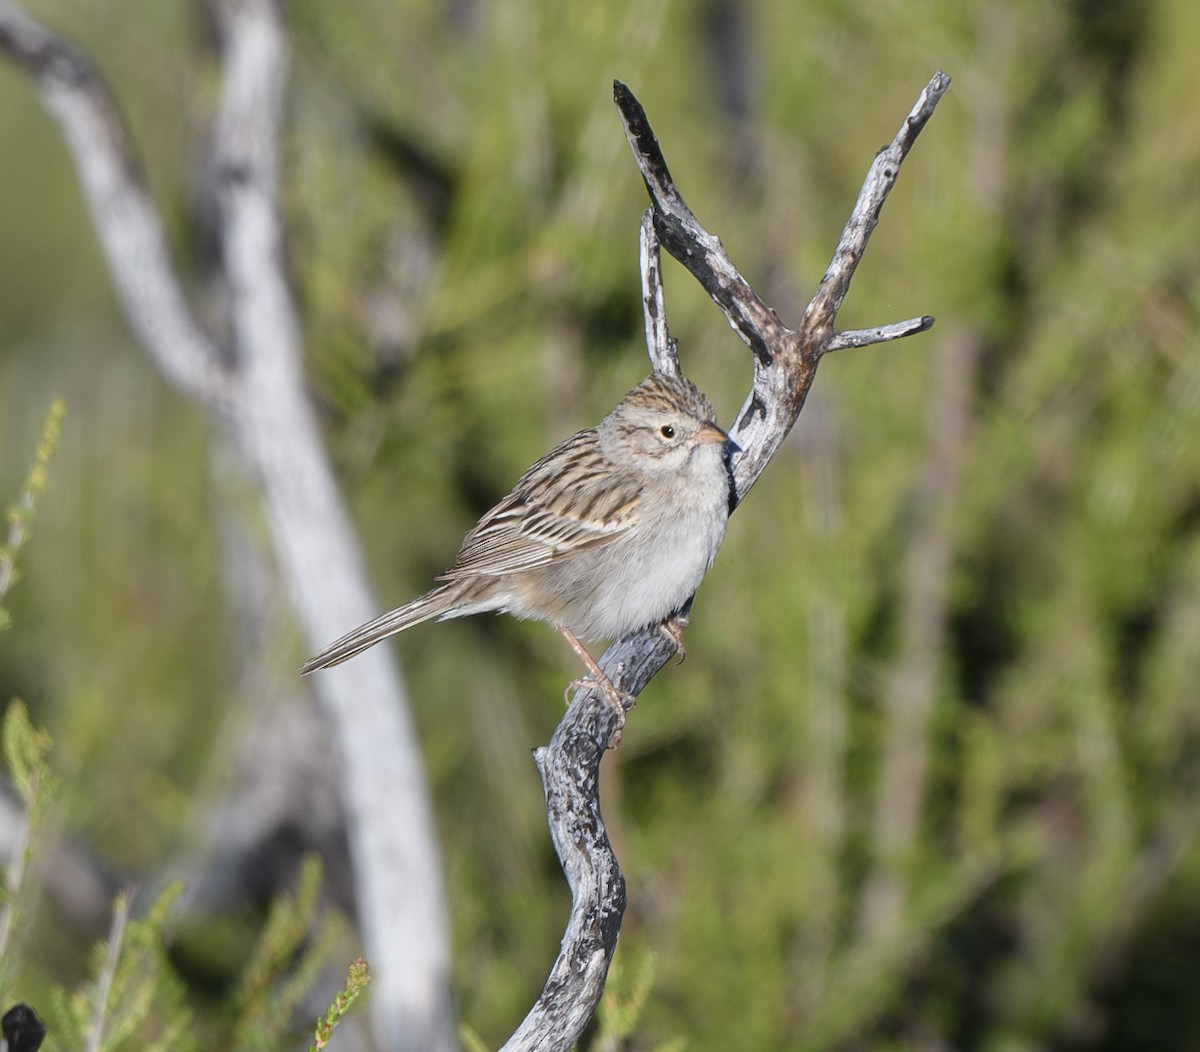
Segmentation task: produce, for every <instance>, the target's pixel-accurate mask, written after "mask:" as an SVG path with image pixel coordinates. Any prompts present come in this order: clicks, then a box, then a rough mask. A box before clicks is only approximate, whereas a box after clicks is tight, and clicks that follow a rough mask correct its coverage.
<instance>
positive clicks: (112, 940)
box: [83, 891, 133, 1052]
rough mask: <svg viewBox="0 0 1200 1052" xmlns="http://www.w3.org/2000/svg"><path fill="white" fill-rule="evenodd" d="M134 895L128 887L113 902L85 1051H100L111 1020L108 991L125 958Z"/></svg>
mask: <svg viewBox="0 0 1200 1052" xmlns="http://www.w3.org/2000/svg"><path fill="white" fill-rule="evenodd" d="M132 897H133V896H132V895H131V893H130V892H128V891H124V892H122V893H121V894H120V895H118V896H117V900H116V902H114V903H113V915H112V926H111V927H110V928H109V931H108V945H107V946H106V948H105V951H104V964H103V965H102V966H101V968H100V974H99V975H97V976H96V999H95V1001H94V1002H93V1003H92V1017H91V1019H90V1020H89V1021H88V1032H87V1041H86V1043H85V1044H84V1046H83V1047H84V1052H100V1045H101V1042H102V1041H103V1038H104V1026H105V1023H106V1021H107V1020H108V995H109V994H110V993H111V992H112V984H113V978H114V977H115V976H116V974H117V965H118V964H119V963H120V960H121V944H122V942H123V941H124V939H125V926H126V924H128V923H129V901H130V899H131V898H132Z"/></svg>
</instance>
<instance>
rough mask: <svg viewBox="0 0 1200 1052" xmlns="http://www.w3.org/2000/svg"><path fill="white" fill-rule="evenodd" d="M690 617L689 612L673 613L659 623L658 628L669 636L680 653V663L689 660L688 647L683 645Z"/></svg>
mask: <svg viewBox="0 0 1200 1052" xmlns="http://www.w3.org/2000/svg"><path fill="white" fill-rule="evenodd" d="M689 620H690V618H689V617H688V615H687V614H672V615H671V616H670V617H668V618H667V619H666V620H665V621H662V622H660V623H659V626H658V630H659V631H660V632H661V633H662V634H663V635H664V636H666V637H667V639H668V640H669V641H670V643H671V645H672V646H673V647H674V648H675V653H677V654H678V655H679V664H681V665H682V664H683V663H684V661H685V660H687V647H685V646H684V645H683V630H684V629H685V628H687V626H688V621H689Z"/></svg>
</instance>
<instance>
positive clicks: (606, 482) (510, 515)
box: [438, 436, 641, 581]
mask: <svg viewBox="0 0 1200 1052" xmlns="http://www.w3.org/2000/svg"><path fill="white" fill-rule="evenodd" d="M580 437H581V436H576V441H575V443H574V444H572V443H569V442H568V443H564V444H563V445H561V446H558V447H556V448H555V449H553V450H551V451H550V452H549V453H547V454H546V456H544V457H543V458H542V459H541V460H539V461H538V462H537V463H536V464H534V465H533V467H531V468H530V469H529V470H528V471H527V472H526V473H525V474H524V475H523V476H522V477H521V479H520V481H518V482H517V485H516V487H515V488H514V489H513V492H512V493H511V494H509V495H508V496H507V497H505V498H504V500H502V501H501V502H500V503H499V504H497V505H496V506H495V507H494V508H493V509H492V510H491V511H489V512H488V513H487V514H486V515H484V516H483V518H482V519H480V520H479V522H478V523H477V524H476V526H475V528H474V529H472V530H471V532H470V533H468V534H467V536H466V538H465V539H464V540H463V545H462V548H461V549H460V551H459V553H458V558H457V559H456V560H455V563H454V566H453V567H452V568H451V569H449V570H447V571H446V572H445V573H443V574H441V575H439V576H438V580H439V581H454V580H459V579H461V578H463V577H471V576H474V575H477V574H485V575H495V576H503V575H505V574H511V573H519V572H520V571H522V570H531V569H535V568H536V567H539V566H545V565H547V564H548V563H551V562H554V561H555V560H557V559H560V558H563V557H564V556H567V555H570V554H571V553H573V552H578V551H583V550H586V549H590V548H596V547H599V546H601V545H604V544H609V543H611V542H612V541H614V540H616V539H617V538H618V537H621V536H623V535H624V534H625V533H626V532H627V531H628V530H629V529H630V527H632V526H633V524H634V523H635V522H636V521H637V516H638V501H639V497H640V495H641V485H640V484H639V483H638V481H637V480H636V479H634V478H632V477H629V476H621V475H619V474H616V473H614V472H612V470H611V468H609V467H608V465H607V464H606V463H605V462H603V461H602V458H601V455H600V453H599V450H598V449H597V448H596V447H595V446H594V445H584V446H582V447H581V445H580V443H579V442H578V439H579V438H580ZM597 472H599V477H598V475H597ZM601 479H602V480H603V481H601Z"/></svg>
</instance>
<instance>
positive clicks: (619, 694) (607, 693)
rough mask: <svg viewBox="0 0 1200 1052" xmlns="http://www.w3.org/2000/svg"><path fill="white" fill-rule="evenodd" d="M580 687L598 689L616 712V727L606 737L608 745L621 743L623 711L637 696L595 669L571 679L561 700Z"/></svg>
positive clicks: (613, 746)
mask: <svg viewBox="0 0 1200 1052" xmlns="http://www.w3.org/2000/svg"><path fill="white" fill-rule="evenodd" d="M582 687H590V688H594V689H595V690H598V691H599V692H600V693H601V694H602V695H603V696H604V700H605V701H607V702H608V704H609V707H610V708H611V709H612V710H613V712H614V713H615V714H616V717H617V727H616V730H614V731H613V733H612V736H611V737H610V738H609V739H608V747H609V748H610V749H615V748H616V747H617V746H618V745H620V744H621V730H622V728H624V726H625V713H626V712H627V711H628V710H629V709H631V708H633V706H634V705H636V704H637V698H636V697H634V695H632V694H630V693H629V691H627V690H622V689H621V688H620V687H618V686H617V685H616V684H615V683H614V682H613V681H612V680H611V679H609V678H608V676H606V675H605V674H604V673H603V672H600V670H599V669H597V670H596V671H595V672H589V673H588V674H587V675H586V676H580V677H579V678H578V679H573V680H571V682H570V683H568V684H567V687H566V689H565V690H564V691H563V701H564V702H567V701H569V700H570V699H569V695H570V694H571V693H572V692H574V691H576V690H579V689H580V688H582Z"/></svg>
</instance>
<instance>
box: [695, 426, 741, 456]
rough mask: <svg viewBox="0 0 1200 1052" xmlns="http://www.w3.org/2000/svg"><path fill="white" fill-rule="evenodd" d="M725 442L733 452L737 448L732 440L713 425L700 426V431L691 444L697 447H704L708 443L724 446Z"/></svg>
mask: <svg viewBox="0 0 1200 1052" xmlns="http://www.w3.org/2000/svg"><path fill="white" fill-rule="evenodd" d="M726 442H728V443H729V444H730V445H731V446H732V447H733V448H734V449H735V450H736V449H738V448H739V446H738V444H737V443H736V442H734V441H733V439H732V438H730V437H729V436H728V435H727V434H726V433H725V432H724V431H722V430H721V429H720V428H719V427H717V425H716V424H713V423H703V424H701V425H700V430H699V431H697V432H696V434H695V435H694V436H693V438H692V444H693V445H697V446H704V445H708V444H710V443H712V444H713V445H724V444H725V443H726Z"/></svg>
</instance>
